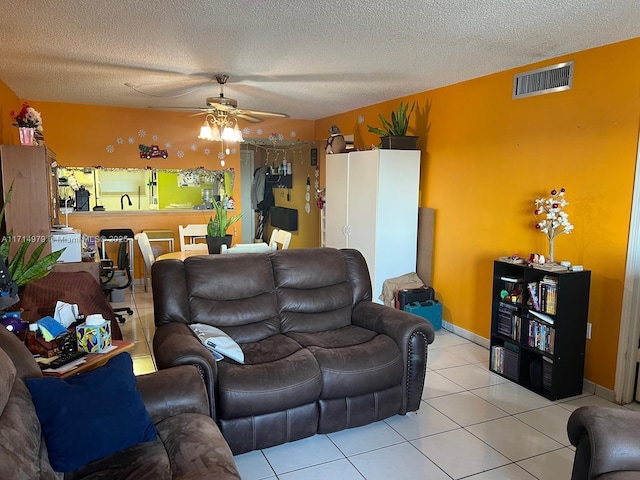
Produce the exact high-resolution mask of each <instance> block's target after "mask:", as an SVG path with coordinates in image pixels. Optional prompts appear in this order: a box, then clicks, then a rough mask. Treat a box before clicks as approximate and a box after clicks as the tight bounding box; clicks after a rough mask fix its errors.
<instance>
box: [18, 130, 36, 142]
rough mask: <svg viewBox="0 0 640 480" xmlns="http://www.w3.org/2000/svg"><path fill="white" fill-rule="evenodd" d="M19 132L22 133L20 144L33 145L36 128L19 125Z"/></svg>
mask: <svg viewBox="0 0 640 480" xmlns="http://www.w3.org/2000/svg"><path fill="white" fill-rule="evenodd" d="M18 132H19V133H20V145H28V146H33V138H34V133H35V128H31V127H18Z"/></svg>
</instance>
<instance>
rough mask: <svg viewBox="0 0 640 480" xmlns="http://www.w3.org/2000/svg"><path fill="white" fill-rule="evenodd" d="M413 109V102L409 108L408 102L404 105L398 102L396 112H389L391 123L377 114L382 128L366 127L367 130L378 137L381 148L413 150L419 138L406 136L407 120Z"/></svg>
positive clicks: (414, 105) (414, 104)
mask: <svg viewBox="0 0 640 480" xmlns="http://www.w3.org/2000/svg"><path fill="white" fill-rule="evenodd" d="M415 107H416V103H415V102H413V104H411V108H409V103H408V102H407V103H406V104H405V103H404V102H400V105H399V106H398V110H397V111H392V112H391V121H389V120H387V119H386V118H384V116H383V115H382V114H381V113H380V114H378V118H380V122H381V123H382V127H373V126H371V125H367V129H368V130H369V131H370V132H371V133H375V134H377V135H380V141H381V147H382V148H396V149H399V150H415V149H416V145H417V143H418V138H419V137H416V136H411V135H407V130H408V128H409V120H410V119H411V114H412V113H413V110H414V109H415Z"/></svg>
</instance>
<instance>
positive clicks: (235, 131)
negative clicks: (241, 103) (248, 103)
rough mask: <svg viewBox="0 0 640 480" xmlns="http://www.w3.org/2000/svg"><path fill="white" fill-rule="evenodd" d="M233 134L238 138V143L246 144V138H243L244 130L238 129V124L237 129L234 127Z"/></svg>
mask: <svg viewBox="0 0 640 480" xmlns="http://www.w3.org/2000/svg"><path fill="white" fill-rule="evenodd" d="M233 134H234V135H235V138H236V142H240V143H242V142H244V137H243V136H242V130H240V127H238V124H237V123H236V125H235V127H233Z"/></svg>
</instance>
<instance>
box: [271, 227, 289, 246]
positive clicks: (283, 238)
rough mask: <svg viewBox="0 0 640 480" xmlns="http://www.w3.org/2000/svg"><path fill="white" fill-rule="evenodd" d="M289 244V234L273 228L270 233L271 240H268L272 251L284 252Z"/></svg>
mask: <svg viewBox="0 0 640 480" xmlns="http://www.w3.org/2000/svg"><path fill="white" fill-rule="evenodd" d="M290 242H291V232H287V231H286V230H280V229H279V228H274V229H273V231H272V232H271V238H270V239H269V245H270V246H271V247H272V248H273V249H274V250H286V249H287V248H289V243H290Z"/></svg>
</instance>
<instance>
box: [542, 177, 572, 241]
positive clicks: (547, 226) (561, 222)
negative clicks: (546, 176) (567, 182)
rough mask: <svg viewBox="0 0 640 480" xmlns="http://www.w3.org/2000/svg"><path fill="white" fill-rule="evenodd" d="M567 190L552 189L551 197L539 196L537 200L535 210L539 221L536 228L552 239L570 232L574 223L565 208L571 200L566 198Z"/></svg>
mask: <svg viewBox="0 0 640 480" xmlns="http://www.w3.org/2000/svg"><path fill="white" fill-rule="evenodd" d="M564 193H565V190H564V188H561V189H560V191H557V190H556V189H553V190H551V197H549V198H538V199H536V201H535V204H536V210H535V211H534V212H533V213H534V215H535V216H536V220H538V223H537V224H536V229H537V230H540V231H541V232H542V233H544V234H545V235H546V236H547V237H548V238H549V240H550V241H553V239H554V238H555V237H557V236H558V235H561V234H563V233H565V234H569V233H571V231H572V230H573V225H572V224H571V223H570V222H569V215H568V214H567V212H565V211H564V210H563V209H564V207H566V206H567V205H569V202H567V201H566V199H565V198H564Z"/></svg>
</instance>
